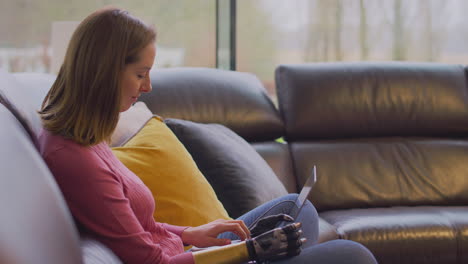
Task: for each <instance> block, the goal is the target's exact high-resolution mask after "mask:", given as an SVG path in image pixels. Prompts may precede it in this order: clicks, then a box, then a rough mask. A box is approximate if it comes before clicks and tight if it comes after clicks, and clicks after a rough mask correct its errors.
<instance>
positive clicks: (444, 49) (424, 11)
mask: <svg viewBox="0 0 468 264" xmlns="http://www.w3.org/2000/svg"><path fill="white" fill-rule="evenodd" d="M464 10H468V1H466V0H414V1H413V0H412V1H405V0H379V1H375V0H288V1H283V0H255V1H247V0H240V1H238V11H237V23H238V26H237V47H238V51H237V65H238V67H237V69H238V70H239V71H248V72H253V73H255V74H257V76H258V77H259V78H260V79H261V80H262V81H263V82H264V83H265V85H266V87H267V88H268V90H269V92H270V93H271V94H273V93H274V91H273V89H274V77H273V76H274V70H275V68H276V67H277V66H278V65H279V64H284V63H306V62H326V61H392V60H402V61H421V62H424V61H433V62H444V63H461V64H464V63H466V62H467V61H468V45H466V43H468V23H466V21H465V19H464Z"/></svg>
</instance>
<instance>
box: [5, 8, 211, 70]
mask: <svg viewBox="0 0 468 264" xmlns="http://www.w3.org/2000/svg"><path fill="white" fill-rule="evenodd" d="M0 2H1V3H0V69H6V70H7V71H11V72H22V71H33V72H51V68H52V63H51V61H52V55H53V53H54V51H53V49H52V47H51V43H52V34H51V33H52V25H53V23H54V22H57V21H81V20H82V19H84V18H85V17H86V16H87V15H89V14H90V13H91V12H93V11H94V10H96V9H98V8H100V7H103V6H106V5H109V4H112V5H114V6H118V7H121V8H123V9H126V10H128V11H129V12H130V13H131V14H132V15H134V16H136V17H139V18H141V19H143V20H144V21H145V22H147V23H150V24H153V25H155V26H156V28H157V30H158V54H157V56H156V66H157V67H174V66H197V67H215V64H216V63H215V55H216V51H215V45H216V39H215V36H216V26H215V2H214V1H211V0H132V1H128V0H117V1H108V0H80V1H64V0H35V1H17V0H2V1H0ZM56 24H57V23H56Z"/></svg>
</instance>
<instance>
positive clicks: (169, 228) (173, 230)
mask: <svg viewBox="0 0 468 264" xmlns="http://www.w3.org/2000/svg"><path fill="white" fill-rule="evenodd" d="M162 225H163V227H164V228H165V229H166V230H167V231H169V232H171V233H174V234H176V235H178V236H179V237H182V233H183V232H184V230H185V229H187V228H189V226H175V225H170V224H166V223H163V224H162Z"/></svg>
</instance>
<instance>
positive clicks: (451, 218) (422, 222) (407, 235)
mask: <svg viewBox="0 0 468 264" xmlns="http://www.w3.org/2000/svg"><path fill="white" fill-rule="evenodd" d="M320 216H321V217H322V218H324V219H325V220H326V221H328V222H329V223H330V224H332V225H334V226H335V227H336V230H337V232H338V235H339V236H340V238H342V239H349V240H353V241H357V242H360V243H362V244H363V245H365V246H366V247H368V248H369V249H370V250H371V251H372V252H373V253H374V255H375V256H376V257H377V261H378V262H379V263H380V264H387V263H388V264H390V263H392V264H393V263H400V264H417V263H444V264H452V263H453V264H456V263H468V252H467V251H466V249H467V248H468V207H467V206H463V207H429V206H421V207H390V208H374V209H352V210H335V211H328V212H323V213H321V214H320Z"/></svg>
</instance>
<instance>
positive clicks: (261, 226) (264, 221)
mask: <svg viewBox="0 0 468 264" xmlns="http://www.w3.org/2000/svg"><path fill="white" fill-rule="evenodd" d="M282 221H285V222H294V219H293V218H292V217H291V216H289V215H286V214H277V215H270V216H267V217H264V218H261V219H260V220H258V222H256V223H255V225H254V226H253V227H252V228H250V235H251V236H252V237H256V236H259V235H261V234H263V233H265V232H268V231H270V230H272V229H273V228H275V227H276V226H277V225H278V223H280V222H282Z"/></svg>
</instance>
